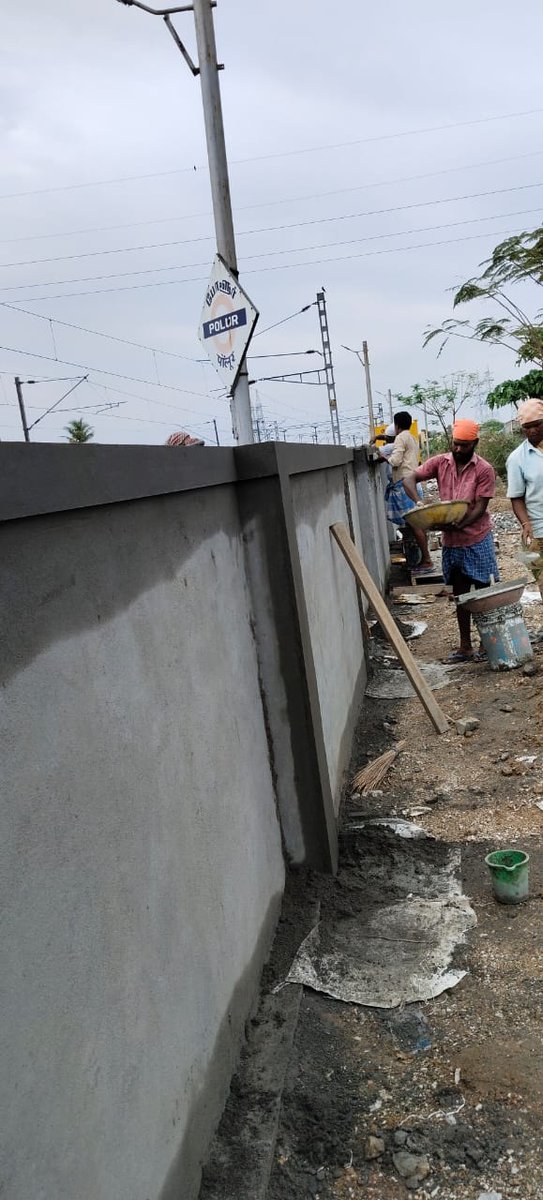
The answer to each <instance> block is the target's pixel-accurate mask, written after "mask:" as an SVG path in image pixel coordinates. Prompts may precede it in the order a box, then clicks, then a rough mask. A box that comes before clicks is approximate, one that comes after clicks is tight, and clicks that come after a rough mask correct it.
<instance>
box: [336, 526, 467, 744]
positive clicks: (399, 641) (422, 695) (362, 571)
mask: <svg viewBox="0 0 543 1200" xmlns="http://www.w3.org/2000/svg"><path fill="white" fill-rule="evenodd" d="M330 532H331V533H332V535H333V537H334V538H335V540H336V542H337V544H338V546H339V548H340V550H341V553H342V554H343V557H344V558H345V559H346V560H347V562H348V564H349V566H350V568H351V571H352V572H353V575H354V577H355V579H356V580H357V581H358V583H359V584H360V587H361V588H362V591H363V592H364V595H365V596H366V598H367V599H368V600H369V602H370V604H371V606H372V608H373V611H374V613H375V615H376V617H377V619H378V621H379V622H380V624H381V628H382V629H383V630H384V632H385V633H386V636H387V638H388V640H389V642H390V644H391V646H392V648H393V650H395V651H396V654H397V655H398V658H399V660H400V662H401V664H402V667H403V669H404V671H405V673H406V675H407V676H408V678H409V680H410V682H411V683H412V685H413V687H414V689H415V691H416V693H417V696H418V698H419V700H420V701H421V703H422V704H423V705H424V708H425V709H426V712H427V713H428V716H429V717H430V720H431V721H432V723H433V725H434V728H435V729H436V730H437V732H438V733H446V731H447V729H448V728H449V722H448V720H447V717H446V716H445V713H444V712H443V711H442V709H441V708H440V707H439V704H438V703H437V702H436V700H435V699H434V696H433V693H432V691H431V689H430V688H429V687H428V684H427V682H426V680H425V678H424V675H423V674H422V672H421V671H420V669H419V667H418V666H417V663H416V662H415V659H414V658H413V655H412V654H411V651H410V649H409V647H408V645H407V642H405V641H404V639H403V637H402V635H401V633H400V632H399V630H398V629H397V627H396V623H395V621H394V619H393V617H392V616H391V615H390V612H389V611H388V608H387V606H386V604H385V601H384V600H383V597H382V596H381V593H380V591H379V589H378V587H377V586H376V584H375V583H374V582H373V579H372V577H371V575H370V573H369V571H368V568H367V567H366V565H365V563H363V562H362V559H361V557H360V555H359V553H358V550H357V549H356V546H355V544H354V542H353V541H352V539H351V538H350V537H349V534H348V533H347V530H346V528H345V526H344V525H343V523H342V522H341V521H338V522H336V524H335V525H331V526H330Z"/></svg>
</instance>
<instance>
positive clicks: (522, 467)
mask: <svg viewBox="0 0 543 1200" xmlns="http://www.w3.org/2000/svg"><path fill="white" fill-rule="evenodd" d="M517 420H518V422H519V424H520V426H521V428H522V432H523V433H524V434H525V435H526V441H524V442H522V443H521V445H520V446H517V448H516V450H513V453H512V454H510V455H509V458H508V459H507V495H508V496H509V499H510V500H511V504H512V506H513V512H514V514H515V516H516V518H517V521H518V522H519V524H520V526H521V528H522V540H523V542H524V545H525V546H526V548H527V549H528V550H530V551H531V552H532V553H533V554H534V555H537V556H538V557H537V558H536V557H534V558H533V559H532V561H531V564H530V566H531V569H532V574H533V576H534V578H535V579H536V580H537V583H538V585H539V590H540V592H541V595H542V596H543V400H534V399H529V400H525V402H524V404H521V406H520V408H519V410H518V413H517Z"/></svg>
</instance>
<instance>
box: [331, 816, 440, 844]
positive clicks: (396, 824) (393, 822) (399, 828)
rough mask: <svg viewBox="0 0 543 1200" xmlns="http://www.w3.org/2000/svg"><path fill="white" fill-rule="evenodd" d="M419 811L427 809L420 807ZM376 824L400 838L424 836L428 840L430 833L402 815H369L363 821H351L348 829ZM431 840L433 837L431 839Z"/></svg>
mask: <svg viewBox="0 0 543 1200" xmlns="http://www.w3.org/2000/svg"><path fill="white" fill-rule="evenodd" d="M420 811H421V812H427V811H428V809H421V810H420ZM376 825H382V826H383V827H384V828H385V829H391V830H392V832H393V833H397V834H398V837H401V838H425V839H426V840H429V839H431V838H432V834H429V833H427V831H426V829H423V827H422V825H415V824H414V822H413V821H406V820H404V818H403V817H369V818H367V819H366V820H365V821H358V822H355V821H351V822H350V824H349V826H348V829H349V830H350V831H352V830H354V829H367V828H368V826H370V828H371V827H372V826H373V827H375V826H376ZM432 840H433V839H432Z"/></svg>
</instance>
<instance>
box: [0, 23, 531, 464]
mask: <svg viewBox="0 0 543 1200" xmlns="http://www.w3.org/2000/svg"><path fill="white" fill-rule="evenodd" d="M215 20H216V34H217V44H218V53H219V58H220V60H221V61H222V62H224V64H225V68H226V69H225V71H224V72H222V74H221V85H222V91H223V104H224V117H225V126H226V136H227V146H228V154H229V160H230V170H231V185H232V195H233V202H234V210H235V212H234V215H235V224H236V234H237V241H238V257H239V264H240V277H241V281H242V283H243V284H244V286H245V289H246V291H247V292H248V293H249V295H250V296H251V298H252V299H253V300H254V303H255V305H256V306H257V307H258V309H259V310H260V314H261V315H260V321H259V325H258V327H257V328H258V330H259V331H261V332H260V333H259V336H258V338H255V340H254V342H253V346H252V351H253V355H252V357H251V360H250V375H251V377H252V378H254V379H258V380H260V382H258V383H257V384H255V385H254V387H253V400H254V401H255V403H258V404H260V405H261V406H262V415H263V419H264V422H265V423H266V424H267V425H268V427H269V429H272V428H273V429H275V427H277V429H278V431H279V434H280V436H283V431H285V434H286V436H287V437H288V438H289V439H292V440H298V438H299V437H302V438H304V440H310V439H311V437H312V434H313V426H314V425H317V427H318V429H317V432H318V435H319V437H320V439H321V440H325V439H326V438H327V436H328V433H327V431H328V428H329V426H328V423H327V411H328V410H327V399H326V393H325V390H324V389H323V388H320V387H311V386H298V385H293V384H287V383H278V382H270V381H269V380H267V379H266V377H267V376H270V375H274V374H275V375H276V374H278V373H288V372H289V371H290V372H294V371H299V370H303V369H306V370H310V369H312V368H314V367H315V365H316V364H317V363H318V359H317V358H316V356H311V357H310V356H308V357H303V356H302V354H301V352H303V351H307V350H309V349H311V350H318V349H319V347H320V340H319V328H318V320H317V311H316V308H315V307H314V306H313V307H312V308H310V309H309V310H308V312H306V313H305V314H303V315H300V316H297V317H294V318H293V319H292V320H288V321H286V322H285V323H284V324H279V325H277V328H275V329H273V330H270V331H269V332H262V331H265V330H267V329H268V327H269V326H272V325H276V324H277V323H278V322H282V321H283V319H284V318H286V317H290V316H291V314H294V313H298V312H299V310H300V309H301V308H303V307H305V306H306V305H308V304H312V303H313V302H314V301H315V298H316V293H317V291H318V290H319V289H320V288H321V287H324V288H325V289H326V296H327V302H328V317H329V323H330V331H331V338H332V348H333V354H334V362H335V371H336V383H337V393H338V403H339V412H340V419H341V422H342V432H343V434H344V439H343V440H346V441H349V442H350V441H351V439H352V437H353V436H356V437H359V436H360V434H361V432H362V429H363V423H364V422H365V420H366V419H367V418H366V415H365V411H364V410H365V398H364V387H363V374H362V370H361V367H360V365H359V362H358V361H357V359H356V357H355V356H354V355H353V354H350V353H348V352H347V351H346V350H344V349H343V348H342V346H343V344H345V345H348V346H351V347H353V348H355V349H359V348H360V347H361V345H362V340H363V339H366V340H367V341H368V343H369V347H370V357H371V363H372V378H373V387H374V393H375V400H376V402H377V403H380V402H382V401H383V400H384V399H385V394H386V392H387V389H388V388H391V389H392V392H393V393H395V392H396V393H400V392H406V391H408V390H409V387H410V385H412V384H413V383H415V382H417V381H420V382H422V381H424V380H425V379H428V378H435V377H439V376H442V375H447V374H449V373H451V372H454V371H459V370H468V371H478V372H480V373H481V374H483V373H485V372H486V371H490V372H491V374H492V376H493V378H494V380H495V382H500V381H501V380H502V379H504V378H507V377H510V376H511V375H514V374H518V371H517V369H516V368H515V364H514V357H513V355H512V354H511V353H510V352H508V351H506V350H503V349H485V348H483V347H481V346H479V345H478V344H476V343H470V342H468V341H460V340H457V341H455V342H454V343H451V344H450V346H449V347H448V348H447V349H446V351H445V352H444V353H443V355H442V357H441V358H440V359H439V360H438V359H436V351H435V350H434V349H433V348H429V349H426V350H425V349H423V347H422V335H423V331H424V329H425V328H426V327H427V326H428V325H433V324H437V323H439V322H440V321H441V320H442V319H443V317H445V316H447V315H449V312H450V292H449V289H450V288H451V287H452V286H453V285H454V284H455V283H458V282H460V281H461V280H463V279H464V278H466V277H468V276H470V275H471V274H473V272H474V271H475V269H476V266H477V264H478V263H479V262H480V261H481V260H482V259H484V258H485V257H486V256H487V254H488V253H489V252H490V250H491V248H492V246H493V245H494V244H495V243H496V242H497V241H499V240H501V239H502V237H503V236H505V235H507V234H509V233H513V232H520V231H521V230H522V229H529V228H533V227H535V225H536V224H538V223H539V222H540V221H541V218H542V207H543V138H542V136H541V132H542V118H543V93H542V89H541V85H540V82H539V80H540V78H541V70H540V54H541V42H542V35H543V16H542V10H541V4H540V0H521V2H520V4H519V5H517V6H516V8H514V9H512V8H511V5H510V3H506V2H505V0H492V3H491V0H479V3H477V4H473V0H470V2H469V3H468V2H467V0H457V2H456V4H455V5H450V6H445V5H440V4H436V3H435V0H432V2H430V0H418V2H416V3H414V4H411V5H407V4H406V3H405V0H389V2H388V3H385V4H381V5H371V6H370V5H365V4H363V3H360V0H343V3H342V4H341V5H337V4H336V5H334V4H331V3H329V0H326V2H325V0H311V2H310V0H274V2H273V3H271V2H270V3H267V4H266V3H264V2H263V0H218V5H217V8H216V10H215ZM175 21H176V24H177V28H178V29H179V32H180V34H181V36H182V37H184V38H185V40H186V43H187V46H188V47H189V49H190V50H191V52H192V53H193V54H195V50H194V34H193V27H192V16H191V14H190V13H188V14H182V15H179V16H178V17H176V18H175ZM516 24H517V25H518V26H519V27H521V29H520V28H518V29H517V28H516V27H515V25H516ZM2 25H3V32H2V46H1V49H0V60H1V67H2V69H1V72H0V81H1V82H0V92H1V102H0V138H1V143H2V145H1V153H0V194H1V198H0V213H1V214H2V217H3V220H2V222H1V227H0V229H1V237H0V241H1V246H0V261H1V263H2V267H1V270H0V302H1V303H2V305H3V307H2V310H1V311H2V329H1V332H2V336H1V338H0V342H1V345H2V349H1V350H0V371H1V374H0V437H1V438H2V439H3V440H14V439H18V438H20V436H21V429H20V424H19V420H18V409H17V407H16V402H15V390H14V384H13V377H14V376H15V375H16V374H19V375H20V376H21V378H22V379H24V380H29V379H34V380H39V381H40V382H39V383H36V384H33V385H26V386H25V388H24V392H25V399H26V403H27V405H28V418H29V422H31V421H35V420H37V419H38V418H40V417H41V415H42V414H43V413H44V412H45V410H46V409H47V408H49V407H50V406H51V405H53V404H55V403H56V402H57V401H58V400H59V399H60V398H61V397H62V396H63V393H64V392H65V391H67V390H68V389H69V388H71V387H72V386H73V384H74V383H76V382H77V380H78V379H79V378H81V377H82V376H83V375H87V374H88V376H89V378H88V381H85V382H83V383H80V384H79V385H78V387H77V388H76V390H75V391H74V392H73V394H72V395H71V396H69V397H67V398H66V399H65V400H62V401H61V403H60V404H59V406H58V411H55V412H53V413H51V414H50V415H48V416H46V417H44V418H43V420H40V421H39V423H38V425H37V426H36V428H35V430H33V432H32V437H33V438H35V439H36V440H43V441H55V440H59V439H60V438H61V437H62V435H63V428H64V426H65V424H66V422H67V421H68V420H69V419H70V418H71V417H72V416H76V417H78V416H81V417H84V418H85V419H87V420H88V421H89V423H90V424H91V425H92V426H93V428H94V430H95V437H96V440H97V441H102V442H150V443H161V442H164V441H165V439H166V437H167V436H168V434H169V433H170V432H172V431H173V430H176V429H179V428H185V429H189V430H190V431H191V432H193V433H197V434H199V435H200V436H202V437H204V438H205V439H206V440H207V441H210V442H213V440H214V436H215V434H214V426H213V420H216V422H217V428H218V431H219V436H220V440H221V442H222V443H227V442H229V441H231V431H230V420H229V411H228V402H227V400H226V398H225V396H224V391H223V389H222V387H221V383H220V380H219V378H218V377H217V376H216V375H215V373H214V371H213V369H212V368H211V367H210V366H209V365H207V364H205V363H203V362H202V361H201V360H202V349H201V347H200V343H199V341H198V338H197V326H198V319H199V315H200V311H201V307H202V301H203V296H204V291H205V285H206V281H207V278H208V276H209V272H210V268H211V263H212V260H213V254H214V238H213V223H212V217H211V212H210V209H211V205H210V193H209V183H208V175H207V167H206V156H205V141H204V130H203V119H202V112H201V101H200V92H199V83H198V81H197V80H195V79H193V78H192V76H191V75H190V73H189V71H188V69H187V68H186V66H185V64H184V62H183V60H182V58H181V56H180V54H179V52H178V51H177V50H176V47H175V46H174V43H173V41H172V40H171V39H170V37H169V36H168V33H167V30H166V29H165V27H164V25H163V23H162V22H161V20H160V19H159V18H157V17H151V16H147V15H146V14H145V13H143V12H140V11H138V10H136V9H134V8H132V9H130V8H126V7H124V5H122V4H119V3H117V2H116V0H87V2H85V0H48V2H47V4H44V3H43V0H26V3H25V4H24V5H19V6H16V5H10V6H9V7H6V8H5V10H4V13H3V19H2ZM525 301H526V304H527V305H528V306H529V307H530V309H531V310H532V311H535V309H536V307H537V297H536V296H535V295H530V294H528V295H526V296H525ZM6 306H8V307H6ZM9 306H10V307H9ZM105 335H108V336H105ZM275 355H281V356H282V357H268V356H275ZM257 356H258V357H257ZM106 406H107V407H106ZM97 410H99V411H97Z"/></svg>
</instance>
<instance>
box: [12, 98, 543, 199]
mask: <svg viewBox="0 0 543 1200" xmlns="http://www.w3.org/2000/svg"><path fill="white" fill-rule="evenodd" d="M541 112H543V108H528V109H524V110H523V111H520V112H511V113H499V114H497V115H495V116H492V117H475V118H472V119H470V120H468V121H452V122H448V123H447V124H444V125H427V126H423V127H421V128H419V129H404V130H398V131H396V132H394V133H382V134H375V135H373V136H372V137H365V138H356V139H355V140H352V141H348V142H331V143H328V144H327V145H320V146H303V147H298V148H297V149H295V150H282V151H277V152H274V153H272V154H260V155H255V156H252V157H249V158H237V159H231V165H232V166H242V165H244V164H246V163H253V162H266V161H274V160H276V159H278V158H292V157H294V156H297V155H300V154H318V153H321V152H322V151H326V152H327V153H328V152H329V151H330V150H344V149H349V148H351V147H353V146H367V145H370V144H373V143H375V142H388V141H393V140H394V139H396V138H404V137H418V136H421V135H423V134H427V133H443V132H444V131H445V130H448V129H466V128H468V127H473V126H475V125H487V124H491V123H492V122H495V121H509V120H513V119H516V118H519V117H531V116H536V115H538V114H539V113H541ZM195 169H197V168H195V166H194V164H193V165H192V166H190V167H177V168H175V169H173V170H169V171H149V172H147V173H145V174H142V175H120V176H117V177H116V178H112V179H94V180H88V181H87V182H85V183H65V184H57V185H56V186H55V187H47V188H34V189H32V190H30V191H25V192H5V193H4V194H3V195H0V200H18V199H21V198H22V197H24V196H44V195H48V194H50V193H52V192H70V191H80V190H82V189H83V188H88V187H107V186H109V185H111V184H118V183H135V182H136V181H138V180H143V179H161V178H165V177H167V176H172V175H185V174H187V173H192V172H193V171H194V170H195ZM199 169H200V170H203V169H206V167H205V166H204V164H200V167H199Z"/></svg>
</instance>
